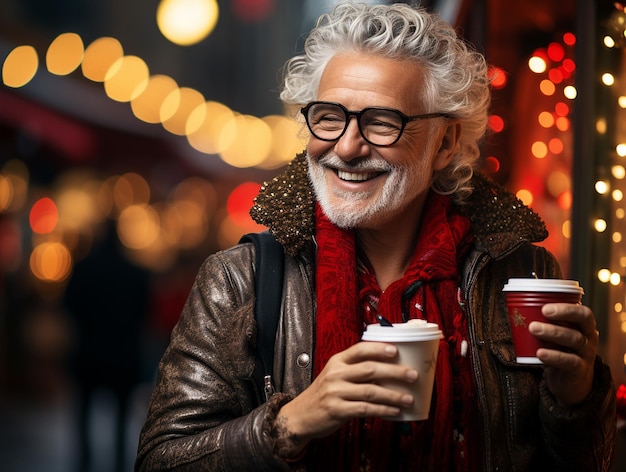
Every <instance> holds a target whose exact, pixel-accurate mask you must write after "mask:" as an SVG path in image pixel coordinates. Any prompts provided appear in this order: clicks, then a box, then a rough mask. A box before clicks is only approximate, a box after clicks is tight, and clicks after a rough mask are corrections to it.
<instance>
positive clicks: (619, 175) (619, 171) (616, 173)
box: [611, 165, 626, 180]
mask: <svg viewBox="0 0 626 472" xmlns="http://www.w3.org/2000/svg"><path fill="white" fill-rule="evenodd" d="M611 174H612V175H613V177H615V178H616V179H617V180H622V179H623V178H624V177H625V176H626V168H624V166H618V165H615V166H612V167H611Z"/></svg>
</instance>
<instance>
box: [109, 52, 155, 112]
mask: <svg viewBox="0 0 626 472" xmlns="http://www.w3.org/2000/svg"><path fill="white" fill-rule="evenodd" d="M149 75H150V73H149V71H148V66H147V65H146V63H145V62H144V60H143V59H141V58H140V57H137V56H123V57H121V58H119V59H118V60H117V61H115V62H114V63H113V65H112V66H111V67H110V68H109V70H108V72H107V73H106V76H105V78H104V90H105V92H106V94H107V95H108V97H109V98H111V99H112V100H115V101H118V102H130V101H131V100H133V99H134V98H136V97H138V96H139V95H141V93H142V92H143V91H144V90H145V89H146V87H147V86H148V79H149Z"/></svg>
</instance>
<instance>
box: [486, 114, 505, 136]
mask: <svg viewBox="0 0 626 472" xmlns="http://www.w3.org/2000/svg"><path fill="white" fill-rule="evenodd" d="M489 128H490V129H491V130H492V131H493V132H495V133H499V132H500V131H502V130H503V129H504V120H503V119H502V117H501V116H498V115H491V116H490V117H489Z"/></svg>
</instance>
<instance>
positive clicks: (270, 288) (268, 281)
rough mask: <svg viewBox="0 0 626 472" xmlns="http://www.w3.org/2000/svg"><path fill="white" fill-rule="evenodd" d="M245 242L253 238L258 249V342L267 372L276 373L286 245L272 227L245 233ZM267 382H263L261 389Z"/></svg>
mask: <svg viewBox="0 0 626 472" xmlns="http://www.w3.org/2000/svg"><path fill="white" fill-rule="evenodd" d="M239 242H241V243H243V242H252V243H253V244H254V251H255V259H256V262H255V278H254V289H255V293H256V304H255V307H254V316H255V318H256V322H257V346H258V349H259V353H260V356H261V361H262V362H263V373H264V375H270V376H271V375H272V369H273V365H274V344H275V341H276V329H277V327H278V319H279V318H280V305H281V302H282V293H283V274H284V265H283V264H284V258H285V256H284V252H283V247H282V246H281V245H280V244H279V243H278V242H277V241H276V239H274V236H272V234H271V233H270V232H269V231H264V232H262V233H249V234H246V235H244V236H243V237H242V238H241V240H240V241H239ZM263 389H264V386H263V384H261V391H263Z"/></svg>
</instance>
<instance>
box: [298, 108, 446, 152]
mask: <svg viewBox="0 0 626 472" xmlns="http://www.w3.org/2000/svg"><path fill="white" fill-rule="evenodd" d="M300 112H301V113H302V114H303V115H304V119H305V120H306V124H307V126H308V127H309V130H310V131H311V134H312V135H313V136H315V137H316V138H317V139H320V140H322V141H336V140H337V139H339V138H341V137H342V136H343V134H344V133H345V132H346V130H347V129H348V124H349V123H350V117H351V116H355V117H356V120H357V124H358V126H359V132H360V133H361V136H363V138H364V139H365V140H366V141H367V142H368V143H370V144H373V145H374V146H391V145H393V144H395V143H397V142H398V140H399V139H400V136H402V132H403V131H404V128H405V126H406V124H407V123H408V122H410V121H417V120H427V119H429V118H439V117H446V118H449V115H447V114H445V113H426V114H424V115H415V116H407V115H405V114H404V113H402V112H401V111H399V110H394V109H392V108H378V107H368V108H364V109H363V110H361V111H350V110H348V109H347V108H346V107H344V106H343V105H341V104H339V103H332V102H311V103H309V104H308V105H307V106H305V107H304V108H302V109H301V110H300Z"/></svg>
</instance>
